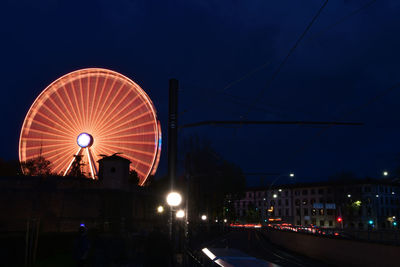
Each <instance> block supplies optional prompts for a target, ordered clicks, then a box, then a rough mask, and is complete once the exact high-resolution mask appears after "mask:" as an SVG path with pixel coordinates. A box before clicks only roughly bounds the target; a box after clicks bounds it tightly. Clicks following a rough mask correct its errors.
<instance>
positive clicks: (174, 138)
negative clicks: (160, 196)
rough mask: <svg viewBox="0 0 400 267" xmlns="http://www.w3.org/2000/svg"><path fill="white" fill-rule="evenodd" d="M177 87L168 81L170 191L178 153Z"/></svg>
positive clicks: (172, 186) (172, 81)
mask: <svg viewBox="0 0 400 267" xmlns="http://www.w3.org/2000/svg"><path fill="white" fill-rule="evenodd" d="M178 87H179V83H178V80H176V79H170V80H169V110H168V149H167V151H168V177H169V179H170V181H171V190H172V189H173V188H174V184H175V180H176V168H177V151H178Z"/></svg>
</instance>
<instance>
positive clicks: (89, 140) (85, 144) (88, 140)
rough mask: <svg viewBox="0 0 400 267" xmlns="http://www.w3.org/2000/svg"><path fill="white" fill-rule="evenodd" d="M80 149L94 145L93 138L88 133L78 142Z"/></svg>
mask: <svg viewBox="0 0 400 267" xmlns="http://www.w3.org/2000/svg"><path fill="white" fill-rule="evenodd" d="M76 141H77V143H78V145H79V146H80V147H83V148H85V147H88V146H90V145H91V144H92V141H93V140H92V136H91V135H90V134H87V133H81V134H80V135H79V136H78V139H77V140H76Z"/></svg>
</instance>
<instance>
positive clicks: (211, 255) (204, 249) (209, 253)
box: [201, 248, 216, 261]
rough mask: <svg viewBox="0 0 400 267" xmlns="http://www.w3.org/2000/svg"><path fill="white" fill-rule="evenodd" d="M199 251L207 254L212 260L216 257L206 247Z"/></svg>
mask: <svg viewBox="0 0 400 267" xmlns="http://www.w3.org/2000/svg"><path fill="white" fill-rule="evenodd" d="M201 251H203V253H204V254H206V255H207V257H209V258H210V259H211V260H212V261H213V260H214V259H215V258H216V256H215V255H214V254H213V253H212V252H211V251H209V250H208V248H203V249H202V250H201Z"/></svg>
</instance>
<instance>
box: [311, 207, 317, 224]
mask: <svg viewBox="0 0 400 267" xmlns="http://www.w3.org/2000/svg"><path fill="white" fill-rule="evenodd" d="M311 214H312V215H314V216H315V215H317V210H316V209H312V210H311ZM314 224H315V223H314Z"/></svg>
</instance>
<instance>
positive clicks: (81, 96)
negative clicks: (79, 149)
mask: <svg viewBox="0 0 400 267" xmlns="http://www.w3.org/2000/svg"><path fill="white" fill-rule="evenodd" d="M83 79H85V77H82V78H81V79H79V92H80V99H79V100H80V101H79V102H80V103H81V108H82V113H81V116H82V120H83V123H84V124H83V125H87V119H86V116H87V111H86V110H85V104H84V103H85V98H84V96H83V95H84V93H83V91H84V90H85V88H84V87H83V86H82V80H83Z"/></svg>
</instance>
